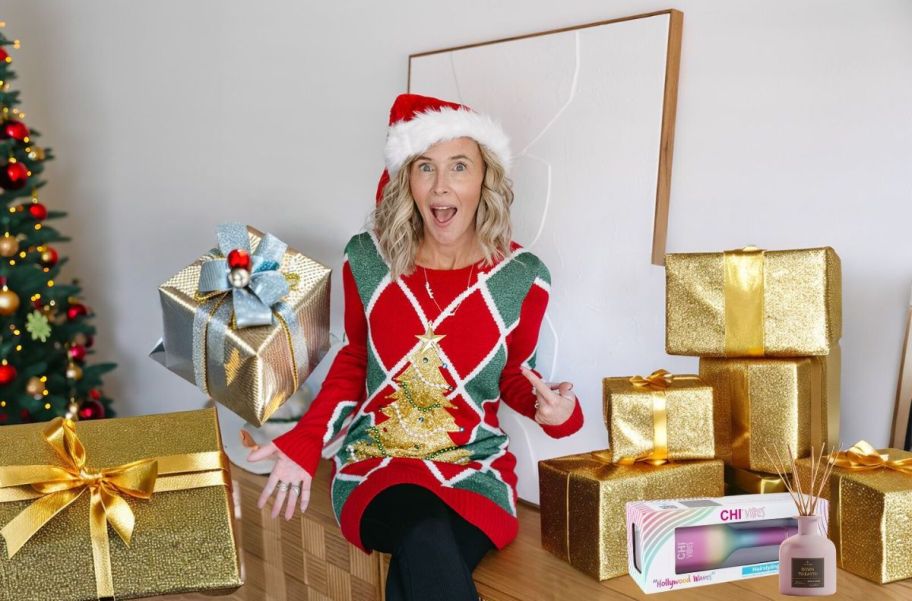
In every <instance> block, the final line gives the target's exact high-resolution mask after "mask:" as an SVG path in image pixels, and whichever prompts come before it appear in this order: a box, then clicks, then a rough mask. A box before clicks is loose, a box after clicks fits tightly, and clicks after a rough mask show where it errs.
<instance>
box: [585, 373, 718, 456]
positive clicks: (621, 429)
mask: <svg viewBox="0 0 912 601" xmlns="http://www.w3.org/2000/svg"><path fill="white" fill-rule="evenodd" d="M602 392H603V400H604V414H605V424H606V426H607V427H608V434H609V440H610V444H611V452H612V455H613V456H614V458H615V461H616V462H621V461H628V462H629V461H633V460H652V459H658V460H661V459H672V460H683V459H712V458H713V457H714V456H715V452H716V447H715V443H714V436H713V390H712V387H711V386H709V385H708V384H705V383H704V382H702V381H701V380H700V379H699V378H698V377H697V376H672V375H671V374H669V373H668V372H665V371H664V370H658V371H656V372H653V373H652V374H651V375H650V376H647V377H645V378H642V377H640V376H634V377H632V378H604V379H603V380H602Z"/></svg>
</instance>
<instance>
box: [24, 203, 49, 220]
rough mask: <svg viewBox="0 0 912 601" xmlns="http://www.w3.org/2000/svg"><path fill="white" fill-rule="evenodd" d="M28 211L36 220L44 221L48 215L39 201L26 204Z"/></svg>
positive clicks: (45, 208)
mask: <svg viewBox="0 0 912 601" xmlns="http://www.w3.org/2000/svg"><path fill="white" fill-rule="evenodd" d="M28 212H29V215H31V216H32V218H33V219H35V220H36V221H44V220H45V219H47V216H48V210H47V207H45V206H44V205H43V204H41V203H40V202H33V203H31V204H30V205H29V206H28Z"/></svg>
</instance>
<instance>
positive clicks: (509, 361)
mask: <svg viewBox="0 0 912 601" xmlns="http://www.w3.org/2000/svg"><path fill="white" fill-rule="evenodd" d="M378 249H379V247H378V245H377V242H376V240H375V238H374V237H373V235H372V234H371V233H369V232H365V233H362V234H359V235H357V236H355V237H353V238H352V239H351V240H350V241H349V243H348V245H347V246H346V248H345V262H344V264H343V270H342V281H343V288H344V297H345V315H344V322H345V334H346V338H347V340H346V344H345V345H344V346H343V347H342V348H341V349H340V351H339V353H338V354H337V356H336V358H335V359H334V360H333V363H332V365H331V367H330V369H329V372H328V373H327V376H326V379H325V381H324V383H323V386H322V388H321V390H320V393H319V394H318V395H317V396H316V397H315V398H314V401H313V403H312V405H311V407H310V409H309V410H308V411H307V413H305V414H304V416H303V417H302V418H301V420H300V421H299V422H298V424H297V425H296V426H295V427H294V428H293V429H292V430H290V431H289V432H287V433H286V434H283V435H281V436H279V437H277V438H276V439H275V441H274V442H275V444H276V445H277V446H278V447H279V449H281V450H282V452H284V453H285V454H286V455H288V457H290V458H291V459H292V460H294V461H295V462H296V463H298V464H299V465H300V466H301V467H303V468H304V469H305V470H307V471H308V472H309V473H310V474H311V475H313V474H315V472H316V467H317V464H318V462H319V459H320V456H321V450H322V449H323V447H324V445H326V444H327V443H328V442H330V441H331V440H333V439H334V438H335V437H336V436H337V435H339V436H344V440H343V444H342V447H341V448H340V450H339V451H338V452H337V453H336V454H335V456H334V457H333V458H332V459H333V479H332V486H331V496H332V507H333V511H334V513H335V517H336V520H337V521H338V523H339V525H340V527H341V529H342V533H343V535H344V536H345V537H346V539H348V540H349V541H350V542H351V543H353V544H354V545H356V546H358V547H359V548H361V549H362V550H364V551H368V552H370V550H368V549H366V548H365V547H364V545H363V544H362V542H361V535H360V523H361V515H362V514H363V512H364V510H365V508H366V507H367V505H368V504H369V503H370V501H371V499H373V497H374V496H376V495H377V494H378V493H379V492H381V491H382V490H384V489H385V488H387V487H389V486H393V485H395V484H401V483H410V484H416V485H419V486H422V487H424V488H427V489H429V490H431V491H432V492H434V493H435V494H436V495H437V496H438V497H439V498H440V499H442V500H443V501H444V502H445V503H446V504H447V505H449V506H450V507H452V508H453V509H454V510H455V511H456V512H457V513H458V514H459V515H460V516H462V517H463V518H465V519H466V520H467V521H468V522H470V523H472V524H474V525H475V526H477V527H478V528H479V529H481V530H482V531H483V532H484V533H485V534H486V535H487V536H488V537H489V538H490V539H491V541H492V542H493V543H494V545H495V546H496V547H497V548H499V549H501V548H503V547H504V546H506V545H507V544H509V543H510V542H511V541H512V540H513V539H514V538H515V537H516V533H517V530H518V523H517V519H516V473H515V466H516V458H515V457H514V456H513V454H512V453H510V451H509V450H508V442H509V441H508V438H507V435H506V434H505V433H504V431H503V430H502V429H501V428H500V425H499V423H498V418H497V410H498V407H499V406H500V401H501V400H502V401H504V402H505V403H506V404H507V405H509V406H510V407H512V408H513V409H515V410H516V411H518V412H519V413H521V414H523V415H525V416H526V417H529V418H530V419H531V418H534V415H535V412H536V409H535V400H536V397H535V394H534V392H533V390H532V386H531V384H530V383H529V381H528V380H527V379H526V378H525V376H523V374H522V373H521V371H520V369H521V367H527V368H529V369H531V370H533V371H535V370H534V367H535V351H536V345H537V342H538V334H539V330H540V328H541V322H542V319H543V317H544V314H545V308H546V306H547V304H548V295H549V290H550V282H551V278H550V274H549V272H548V269H547V268H546V267H545V265H544V263H542V261H541V260H540V259H539V258H538V257H536V256H535V255H534V254H532V253H531V252H529V251H528V250H525V249H523V248H522V247H520V246H519V245H518V244H516V243H515V242H514V243H512V245H511V250H512V252H511V254H510V255H509V256H508V257H506V258H505V259H503V260H501V261H498V262H496V263H495V264H494V265H492V266H485V265H484V264H483V262H479V263H476V264H475V265H474V266H469V267H465V268H461V269H454V270H434V269H427V270H425V269H424V268H422V267H417V268H416V269H415V270H414V272H413V273H411V274H409V275H406V276H402V277H400V278H399V279H398V280H396V281H392V280H391V278H390V270H389V266H388V265H387V263H386V262H385V261H384V259H383V257H382V255H381V254H380V252H379V250H378ZM536 373H537V372H536ZM582 424H583V414H582V411H581V409H580V405H579V402H578V401H577V403H576V406H575V407H574V410H573V413H572V415H571V416H570V418H568V419H567V421H566V422H564V423H563V424H560V425H554V426H548V425H542V426H541V427H542V429H543V430H544V431H545V433H547V434H548V435H549V436H552V437H554V438H560V437H564V436H568V435H570V434H572V433H574V432H576V431H577V430H579V428H580V427H581V426H582ZM345 428H347V430H344V429H345ZM343 431H344V432H345V433H344V434H340V433H341V432H343Z"/></svg>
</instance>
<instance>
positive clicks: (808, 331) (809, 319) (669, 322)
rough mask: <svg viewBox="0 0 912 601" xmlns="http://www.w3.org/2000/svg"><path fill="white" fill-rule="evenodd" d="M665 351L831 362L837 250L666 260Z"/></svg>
mask: <svg viewBox="0 0 912 601" xmlns="http://www.w3.org/2000/svg"><path fill="white" fill-rule="evenodd" d="M665 279H666V303H665V312H666V329H665V349H666V351H667V352H668V353H669V354H670V355H693V356H697V357H761V356H770V357H773V356H775V357H804V356H809V355H826V354H828V353H829V352H830V349H831V347H832V346H833V345H834V344H836V343H837V342H838V341H839V338H840V337H841V336H842V284H841V267H840V262H839V257H838V256H837V255H836V253H835V251H833V249H832V248H829V247H827V248H811V249H804V250H782V251H763V250H760V249H756V248H746V249H743V250H736V251H727V252H724V253H719V252H717V253H681V254H668V255H666V256H665Z"/></svg>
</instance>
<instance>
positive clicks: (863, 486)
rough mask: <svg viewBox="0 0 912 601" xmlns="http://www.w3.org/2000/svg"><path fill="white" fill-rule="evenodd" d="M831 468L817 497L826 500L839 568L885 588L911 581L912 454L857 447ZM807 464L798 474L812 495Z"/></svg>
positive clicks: (799, 466)
mask: <svg viewBox="0 0 912 601" xmlns="http://www.w3.org/2000/svg"><path fill="white" fill-rule="evenodd" d="M841 455H842V458H841V459H840V461H839V463H837V465H840V464H842V465H845V466H846V467H834V468H833V473H832V476H831V477H830V482H829V486H828V487H827V486H825V487H824V488H823V492H822V494H821V495H820V496H821V497H824V498H826V499H829V500H830V519H829V524H830V526H829V536H830V539H831V540H832V541H833V542H834V543H835V544H836V558H837V561H838V564H839V567H840V568H843V569H845V570H847V571H849V572H852V573H853V574H857V575H858V576H861V577H862V578H867V579H868V580H872V581H874V582H878V583H880V584H884V583H886V582H893V581H896V580H904V579H906V578H912V453H910V452H908V451H901V450H899V449H879V450H876V451H875V450H874V449H872V448H871V447H870V445H868V444H867V443H864V442H861V443H859V444H858V445H855V447H852V449H850V451H849V452H843V453H841ZM810 469H811V463H810V459H809V458H806V459H799V460H798V462H797V475H798V477H799V478H800V479H801V486H802V490H803V491H804V492H808V491H809V490H810V486H809V483H810V480H811V477H810Z"/></svg>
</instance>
